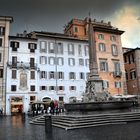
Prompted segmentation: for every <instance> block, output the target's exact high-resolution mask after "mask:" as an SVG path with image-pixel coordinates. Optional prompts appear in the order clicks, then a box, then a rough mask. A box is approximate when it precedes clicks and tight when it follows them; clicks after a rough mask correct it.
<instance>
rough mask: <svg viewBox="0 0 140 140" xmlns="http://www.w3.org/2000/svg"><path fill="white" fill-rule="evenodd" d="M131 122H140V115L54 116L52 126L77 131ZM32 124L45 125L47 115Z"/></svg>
mask: <svg viewBox="0 0 140 140" xmlns="http://www.w3.org/2000/svg"><path fill="white" fill-rule="evenodd" d="M131 121H140V113H139V112H133V113H114V114H100V115H99V114H98V115H86V116H74V115H62V116H52V125H53V126H56V127H60V128H64V129H66V130H68V129H76V128H84V127H92V126H100V125H109V124H119V123H127V122H131ZM30 123H31V124H37V125H45V115H44V116H38V117H35V118H33V119H32V120H31V121H30Z"/></svg>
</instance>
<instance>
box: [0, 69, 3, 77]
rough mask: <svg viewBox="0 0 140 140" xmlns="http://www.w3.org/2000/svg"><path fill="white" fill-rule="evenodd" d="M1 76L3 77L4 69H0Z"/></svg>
mask: <svg viewBox="0 0 140 140" xmlns="http://www.w3.org/2000/svg"><path fill="white" fill-rule="evenodd" d="M0 78H3V69H0Z"/></svg>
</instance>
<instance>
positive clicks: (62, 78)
mask: <svg viewBox="0 0 140 140" xmlns="http://www.w3.org/2000/svg"><path fill="white" fill-rule="evenodd" d="M92 24H93V26H94V33H95V35H94V36H95V41H96V52H97V63H98V70H99V76H100V77H101V78H102V79H103V80H104V83H103V84H104V85H103V86H104V88H105V90H107V91H108V92H110V93H111V94H126V92H127V90H126V80H125V70H124V61H123V51H122V46H121V34H122V33H123V31H120V30H118V29H117V28H114V27H112V26H111V23H110V22H108V23H104V22H103V21H101V22H97V21H96V20H94V21H92ZM87 29H88V21H87V19H85V20H79V19H73V20H72V21H71V22H70V23H69V24H68V25H67V26H66V28H65V30H64V34H61V33H50V32H37V31H34V32H31V33H29V34H27V33H26V32H24V34H18V36H10V37H9V45H7V46H8V47H7V48H8V51H7V53H8V55H7V58H6V59H7V60H6V62H7V65H5V66H6V68H5V70H6V75H5V76H6V77H5V78H6V81H7V82H6V84H5V86H6V114H7V115H10V114H11V113H14V112H25V113H27V112H28V111H29V109H30V103H32V102H39V101H48V100H58V101H60V102H70V101H71V100H73V99H77V100H81V98H82V95H83V92H84V91H85V86H86V81H87V78H88V75H89V49H88V30H87Z"/></svg>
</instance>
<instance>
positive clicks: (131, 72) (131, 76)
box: [130, 70, 136, 80]
mask: <svg viewBox="0 0 140 140" xmlns="http://www.w3.org/2000/svg"><path fill="white" fill-rule="evenodd" d="M130 79H131V80H134V79H136V71H135V70H131V71H130Z"/></svg>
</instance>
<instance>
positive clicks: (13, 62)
mask: <svg viewBox="0 0 140 140" xmlns="http://www.w3.org/2000/svg"><path fill="white" fill-rule="evenodd" d="M12 66H15V67H16V66H17V57H16V56H13V57H12Z"/></svg>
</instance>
